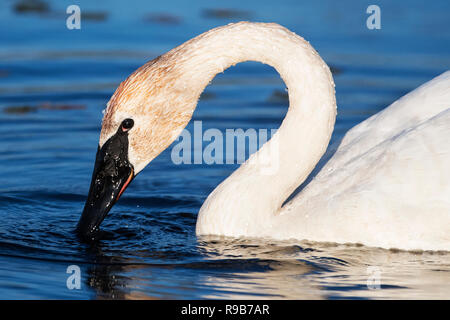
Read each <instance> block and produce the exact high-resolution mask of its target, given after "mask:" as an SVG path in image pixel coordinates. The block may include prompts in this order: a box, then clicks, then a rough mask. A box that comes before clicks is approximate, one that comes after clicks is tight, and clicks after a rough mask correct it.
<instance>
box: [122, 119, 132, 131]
mask: <svg viewBox="0 0 450 320" xmlns="http://www.w3.org/2000/svg"><path fill="white" fill-rule="evenodd" d="M133 126H134V121H133V119H125V120H123V121H122V130H123V131H128V130H130V129H131V128H133Z"/></svg>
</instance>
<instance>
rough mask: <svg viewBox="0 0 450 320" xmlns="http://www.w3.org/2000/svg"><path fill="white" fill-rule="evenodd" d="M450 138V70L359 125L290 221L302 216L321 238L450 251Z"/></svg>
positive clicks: (310, 232)
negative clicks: (449, 249)
mask: <svg viewBox="0 0 450 320" xmlns="http://www.w3.org/2000/svg"><path fill="white" fill-rule="evenodd" d="M449 138H450V72H446V73H444V74H442V75H440V76H439V77H437V78H435V79H433V80H431V81H429V82H427V83H425V84H424V85H422V86H421V87H419V88H417V89H416V90H414V91H412V92H410V93H409V94H407V95H406V96H404V97H402V98H401V99H399V100H398V101H396V102H394V103H393V104H392V105H391V106H389V107H388V108H386V109H385V110H383V111H381V112H379V113H378V114H376V115H374V116H372V117H371V118H369V119H367V120H366V121H364V122H362V123H361V124H359V125H358V126H356V127H354V128H353V129H351V130H350V131H349V132H348V133H347V134H346V135H345V137H344V139H343V140H342V141H341V143H340V144H339V145H336V146H335V148H334V150H333V148H331V152H334V151H335V153H334V155H333V156H332V158H331V159H330V160H329V161H328V162H327V163H326V165H325V166H324V167H323V168H322V169H321V171H320V172H319V173H318V174H317V176H316V177H315V178H314V179H313V180H312V181H311V183H310V184H309V185H308V186H307V187H306V188H305V189H304V190H303V192H302V193H300V194H299V195H297V196H296V197H295V198H294V199H293V200H292V201H291V203H289V204H288V205H287V206H286V208H285V209H284V210H283V216H284V217H283V218H282V219H281V220H285V222H284V223H283V224H286V226H287V225H288V223H287V221H288V220H289V218H288V217H291V218H290V219H291V222H290V224H292V219H294V220H295V218H293V216H294V215H295V216H296V217H297V218H296V220H297V221H298V223H299V224H306V225H305V226H303V227H302V229H303V231H304V232H305V233H307V234H306V236H305V238H307V239H312V240H317V241H333V242H361V243H364V244H366V245H373V246H382V247H386V248H390V247H402V248H403V249H433V250H438V249H443V250H448V248H449V247H450V183H449V181H450V165H449V164H450V143H449V141H448V139H449ZM313 216H315V217H314V218H313V219H310V218H309V217H313ZM287 227H288V228H289V226H287ZM292 232H295V231H294V230H292ZM380 234H382V235H383V237H380Z"/></svg>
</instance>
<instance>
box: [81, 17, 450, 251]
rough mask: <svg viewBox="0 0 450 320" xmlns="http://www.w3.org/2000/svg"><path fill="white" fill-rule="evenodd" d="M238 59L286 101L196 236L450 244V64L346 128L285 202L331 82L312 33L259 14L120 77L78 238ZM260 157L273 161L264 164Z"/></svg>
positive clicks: (326, 108)
mask: <svg viewBox="0 0 450 320" xmlns="http://www.w3.org/2000/svg"><path fill="white" fill-rule="evenodd" d="M243 61H258V62H261V63H265V64H268V65H270V66H272V67H274V68H275V69H276V70H277V71H278V73H279V74H280V76H281V77H282V79H283V80H284V82H285V84H286V86H287V88H288V92H289V109H288V111H287V114H286V116H285V118H284V120H283V122H282V124H281V126H280V128H279V129H278V131H277V132H276V134H275V135H274V136H273V137H272V138H271V139H270V140H269V141H268V142H266V143H265V144H264V145H263V146H262V147H261V148H260V150H258V151H257V152H256V153H254V154H253V155H251V156H250V157H249V159H248V160H247V161H246V162H245V163H243V164H242V165H241V166H240V167H239V168H238V169H237V170H236V171H235V172H233V173H232V174H231V175H230V177H228V178H227V179H226V180H225V181H223V182H222V183H220V184H219V186H217V187H216V189H215V190H214V191H213V192H212V193H211V194H210V195H209V196H208V197H207V199H206V200H205V202H204V203H203V205H202V207H201V209H200V211H199V213H198V218H197V224H196V233H197V235H199V236H200V235H220V236H230V237H268V238H273V239H279V240H284V239H299V240H308V241H319V242H332V243H357V244H362V245H366V246H374V247H381V248H398V249H404V250H450V143H449V138H450V108H449V107H450V71H447V72H445V73H443V74H441V75H440V76H438V77H436V78H434V79H432V80H431V81H429V82H427V83H425V84H424V85H422V86H421V87H419V88H417V89H416V90H414V91H412V92H410V93H409V94H407V95H405V96H404V97H402V98H401V99H399V100H398V101H396V102H394V103H392V104H391V105H390V106H389V107H387V108H386V109H384V110H382V111H381V112H379V113H377V114H375V115H374V116H372V117H370V118H369V119H367V120H365V121H364V122H362V123H360V124H358V125H357V126H355V127H354V128H352V129H351V130H350V131H348V132H347V133H346V135H345V136H344V138H343V139H342V140H341V141H340V142H338V143H337V144H336V145H333V146H331V147H330V148H328V152H327V154H328V156H329V159H328V161H327V162H326V163H325V165H323V167H322V168H321V169H320V170H319V172H318V173H317V174H316V175H315V177H314V179H312V180H311V181H309V182H308V184H307V185H306V186H305V187H304V188H303V189H302V190H301V192H299V193H298V194H296V195H295V196H294V197H292V199H289V200H288V201H287V199H288V197H289V196H291V194H292V193H293V192H294V191H295V190H296V188H297V187H298V186H300V185H301V184H302V183H303V182H304V181H305V180H306V179H307V177H308V176H309V175H310V173H311V172H312V171H313V169H314V168H315V166H316V165H317V163H318V162H319V160H320V159H321V158H322V156H323V155H324V154H325V152H326V150H327V147H328V144H329V141H330V137H331V134H332V132H333V128H334V123H335V118H336V110H337V108H336V99H335V86H334V82H333V77H332V75H331V72H330V70H329V68H328V66H327V64H326V63H325V62H324V61H323V60H322V59H321V57H320V56H319V54H318V53H317V52H316V51H315V50H314V48H313V47H312V46H311V45H310V44H309V43H308V42H307V41H305V40H304V39H303V38H301V37H300V36H298V35H296V34H295V33H293V32H291V31H289V30H287V29H286V28H284V27H282V26H280V25H278V24H274V23H252V22H240V23H235V24H229V25H226V26H222V27H218V28H215V29H212V30H209V31H208V32H205V33H203V34H201V35H199V36H197V37H195V38H193V39H191V40H189V41H187V42H185V43H184V44H182V45H180V46H178V47H176V48H174V49H172V50H171V51H169V52H167V53H165V54H163V55H161V56H159V57H157V58H156V59H154V60H152V61H150V62H148V63H146V64H145V65H143V66H142V67H140V68H139V69H137V70H136V71H135V72H134V73H133V74H131V75H130V76H129V77H128V78H127V79H126V80H125V81H124V82H122V83H121V84H120V85H119V87H118V89H117V90H116V91H115V93H114V94H113V96H112V97H111V99H110V101H109V102H108V104H107V108H106V111H105V113H104V117H103V121H102V128H101V133H100V139H99V146H98V151H97V155H96V161H95V166H94V171H93V174H92V182H91V186H90V189H89V194H88V198H87V200H86V204H85V207H84V210H83V213H82V215H81V218H80V221H79V223H78V226H77V230H78V233H79V234H80V235H81V236H82V237H83V238H85V239H93V238H94V236H95V234H96V233H97V231H98V230H99V226H100V223H101V222H102V221H103V219H104V218H105V216H106V215H107V213H108V212H109V210H110V209H111V207H112V206H113V205H114V203H115V202H116V201H117V200H118V199H119V197H120V196H121V195H122V193H123V192H124V190H125V189H126V187H127V186H128V185H129V184H130V182H131V181H132V180H133V179H134V177H135V176H136V175H137V174H138V173H139V172H140V171H141V170H142V169H143V168H144V167H146V166H147V164H149V163H150V162H151V161H152V160H153V159H154V158H155V157H156V156H158V155H159V154H160V153H161V152H162V151H163V150H164V149H166V148H167V147H168V146H169V145H170V144H171V143H172V142H173V141H174V140H175V139H176V138H177V137H178V136H179V135H180V133H181V131H182V129H183V128H184V127H185V126H186V125H187V123H188V122H189V121H190V119H191V117H192V114H193V112H194V109H195V108H196V105H197V101H198V99H199V97H200V94H201V93H202V91H203V90H204V88H205V87H206V86H207V85H208V84H209V83H210V81H211V80H212V79H213V78H214V76H215V75H216V74H217V73H220V72H223V71H224V70H225V69H227V68H228V67H230V66H231V65H234V64H236V63H239V62H243ZM274 150H275V151H276V152H274ZM258 159H266V160H269V163H272V162H273V163H276V165H274V166H273V168H272V170H265V169H267V168H266V167H267V164H266V163H265V162H264V161H258Z"/></svg>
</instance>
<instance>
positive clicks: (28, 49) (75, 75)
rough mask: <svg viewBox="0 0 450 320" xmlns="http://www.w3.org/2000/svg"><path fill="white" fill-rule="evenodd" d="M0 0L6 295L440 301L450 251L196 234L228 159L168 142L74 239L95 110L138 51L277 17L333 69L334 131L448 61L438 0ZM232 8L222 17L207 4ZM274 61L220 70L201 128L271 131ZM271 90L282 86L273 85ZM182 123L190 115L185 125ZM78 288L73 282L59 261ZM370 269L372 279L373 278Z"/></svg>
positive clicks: (275, 101) (0, 184)
mask: <svg viewBox="0 0 450 320" xmlns="http://www.w3.org/2000/svg"><path fill="white" fill-rule="evenodd" d="M18 2H20V1H18V0H7V1H2V2H1V3H0V137H1V138H0V222H1V223H0V298H2V299H104V298H107V299H161V298H162V299H164V298H176V299H179V298H181V299H184V298H191V299H202V298H226V299H228V298H255V299H260V298H261V299H273V298H290V299H303V298H336V299H338V298H363V299H365V298H375V299H376V298H406V299H411V298H447V299H448V297H449V296H450V254H449V253H445V252H438V253H433V252H402V251H397V250H383V249H376V248H366V247H363V246H358V245H335V244H323V243H309V242H305V241H296V242H295V241H294V242H292V241H291V242H276V241H272V240H256V239H214V238H200V239H198V238H196V236H195V232H194V231H195V221H196V216H197V212H198V210H199V208H200V206H201V204H202V202H203V201H204V199H205V198H206V196H207V195H208V194H209V193H210V192H211V191H212V190H213V189H214V187H215V186H216V185H217V184H218V183H220V182H221V181H222V180H223V179H225V178H226V177H227V176H228V175H229V174H230V173H231V172H232V171H233V170H235V169H236V165H175V164H173V163H172V161H171V159H170V152H171V148H172V147H169V148H168V150H166V151H165V152H164V153H162V154H161V155H160V156H159V157H158V158H157V159H155V160H154V161H153V162H152V163H151V165H150V166H149V167H148V168H146V169H145V170H144V171H143V172H142V173H140V174H139V176H138V177H137V178H136V179H135V180H134V181H133V183H132V184H131V186H130V187H129V188H128V189H127V191H126V192H125V194H124V195H123V196H122V198H121V199H120V201H119V202H118V203H117V204H116V206H115V207H114V208H113V209H112V211H111V213H110V214H109V215H108V217H107V218H106V220H105V221H104V223H103V224H102V229H103V230H104V231H105V234H104V235H103V237H102V239H101V240H100V241H98V242H96V243H93V244H84V243H80V242H79V240H78V239H77V237H76V236H75V234H74V232H73V231H74V228H75V225H76V223H77V221H78V219H79V217H80V214H81V211H82V208H83V205H84V201H85V199H86V195H87V192H88V188H89V183H90V178H91V177H90V176H91V172H92V168H93V163H94V158H95V153H96V150H97V144H98V137H99V132H100V125H101V118H102V110H103V109H104V108H105V105H106V103H107V101H108V99H109V97H110V96H111V95H112V93H113V92H114V90H115V88H116V87H117V85H118V84H119V83H120V82H121V81H123V80H124V79H125V78H126V77H127V76H128V75H129V74H130V73H131V72H132V71H134V70H135V69H136V68H138V67H139V66H140V65H142V64H143V63H145V62H146V61H148V60H150V59H152V58H154V57H156V56H157V55H159V54H161V53H164V52H165V51H167V50H169V49H171V48H172V47H174V46H176V45H179V44H181V43H183V42H184V41H186V40H188V39H190V38H191V37H193V36H195V35H197V34H199V33H201V32H204V31H206V30H208V29H210V28H213V27H215V26H219V25H223V24H226V23H229V22H232V21H239V20H242V19H244V20H253V21H267V22H278V23H280V24H282V25H284V26H286V27H288V28H289V29H291V30H292V31H295V32H296V33H298V34H300V35H302V36H303V37H305V38H306V39H307V40H309V41H310V42H311V43H312V45H313V46H314V47H315V48H316V49H317V50H318V52H319V53H320V54H321V56H322V57H323V58H324V60H325V61H326V62H327V63H328V64H329V65H330V66H332V68H333V71H334V79H335V82H336V91H337V102H338V118H337V123H336V128H335V132H334V135H333V138H332V140H333V141H334V140H335V139H338V138H339V137H342V135H343V134H344V133H345V132H346V131H347V130H348V129H350V128H351V127H353V126H354V125H356V124H358V123H359V122H361V121H363V120H364V119H366V118H368V117H369V116H371V115H372V114H375V113H376V112H378V111H379V110H381V109H383V108H384V107H386V106H387V105H389V104H390V103H391V102H393V101H395V100H396V99H398V98H399V97H401V96H402V95H404V94H405V93H407V92H408V91H410V90H412V89H414V88H416V87H417V86H419V85H420V84H422V83H424V82H426V81H428V80H430V79H431V78H433V77H435V76H437V75H439V74H440V73H442V72H444V71H446V70H447V69H450V25H449V24H448V21H449V18H450V16H449V12H450V2H448V1H426V2H425V1H416V0H413V1H408V2H400V1H398V2H394V1H377V4H378V5H379V6H380V7H381V13H382V20H381V23H382V24H381V26H382V28H381V29H380V30H368V29H367V28H366V23H365V22H366V18H367V17H368V14H366V13H365V11H366V8H367V6H368V5H369V4H372V3H371V2H367V1H360V2H356V3H355V2H350V1H332V0H329V1H309V2H301V1H294V0H292V1H276V2H275V1H261V0H258V1H256V0H252V1H246V2H244V1H227V2H226V4H225V3H223V4H215V3H212V2H210V1H198V2H194V3H193V2H191V1H181V0H178V1H172V2H170V3H169V2H168V1H167V2H166V1H150V2H149V1H144V0H142V1H96V2H95V3H94V2H93V1H88V0H84V1H77V4H78V5H79V6H80V7H81V10H82V12H85V13H87V15H86V19H83V20H82V29H81V30H68V29H67V28H66V21H65V19H66V17H67V15H66V14H65V9H66V7H67V6H68V5H71V4H73V2H72V1H49V0H46V3H48V5H49V8H48V11H47V12H40V13H38V12H17V11H16V10H15V9H14V8H15V5H16V4H17V3H18ZM217 9H233V10H232V11H230V10H228V11H223V10H222V11H214V10H217ZM283 92H284V84H283V82H282V81H281V79H280V78H279V76H278V74H277V73H276V72H275V71H274V70H273V69H272V68H270V67H268V66H264V65H261V64H257V63H243V64H240V65H238V66H236V67H233V68H231V69H229V70H227V71H226V72H225V73H224V74H221V75H219V76H217V77H216V78H215V79H214V81H213V83H212V84H211V85H210V86H208V87H207V89H206V94H205V95H204V97H203V98H202V99H201V100H200V103H199V106H198V108H197V110H196V111H195V114H194V120H202V121H203V126H204V129H207V128H218V129H220V130H222V131H225V129H228V128H243V129H247V128H255V129H259V128H269V129H270V128H277V127H278V126H279V125H280V123H281V121H282V119H283V117H284V115H285V113H286V110H287V100H286V99H284V98H283V95H282V94H281V97H280V94H279V93H283ZM277 93H278V94H277ZM188 129H189V130H192V123H191V124H190V125H189V126H188ZM70 265H77V266H79V267H80V270H81V288H80V289H73V290H70V289H68V287H67V285H66V280H67V278H68V276H69V275H70V274H68V273H66V270H67V268H68V266H70ZM368 267H376V268H378V269H377V270H379V271H380V275H381V281H380V284H381V287H380V289H378V290H372V289H370V286H367V280H368V277H369V273H368V272H369V271H368Z"/></svg>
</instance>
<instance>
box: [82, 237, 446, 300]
mask: <svg viewBox="0 0 450 320" xmlns="http://www.w3.org/2000/svg"><path fill="white" fill-rule="evenodd" d="M197 250H198V252H199V253H200V255H201V259H196V260H194V261H192V262H187V263H167V264H163V263H155V264H152V263H140V262H139V261H137V260H136V259H130V258H123V257H120V256H111V255H104V254H103V253H102V250H101V246H100V245H97V246H95V247H91V248H90V254H92V258H93V260H94V261H95V264H91V265H90V266H89V268H88V269H87V272H88V274H89V276H88V278H87V285H88V286H89V287H91V288H92V289H94V290H95V292H96V298H97V299H170V298H172V299H183V298H192V297H193V298H200V299H203V298H208V299H209V298H219V299H324V298H354V297H358V298H383V299H403V298H410V299H414V298H437V299H446V298H448V292H449V289H450V285H449V280H450V259H449V256H448V254H447V253H432V252H404V251H396V250H384V249H376V248H367V247H363V246H355V245H334V244H318V243H308V242H302V243H301V244H300V245H299V244H298V243H295V242H286V241H285V242H273V241H264V240H260V239H245V240H244V239H240V240H238V239H227V238H221V239H220V238H217V237H214V238H211V237H204V238H201V239H199V241H198V242H197ZM132 255H133V254H132ZM135 256H137V255H135ZM140 256H141V257H142V252H141V253H140ZM369 267H375V268H376V269H377V270H379V271H380V288H379V289H376V288H375V289H374V288H373V287H371V286H370V283H369V285H368V280H369V278H370V275H371V274H370V268H369ZM169 280H170V281H169ZM411 288H414V289H413V290H411Z"/></svg>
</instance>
